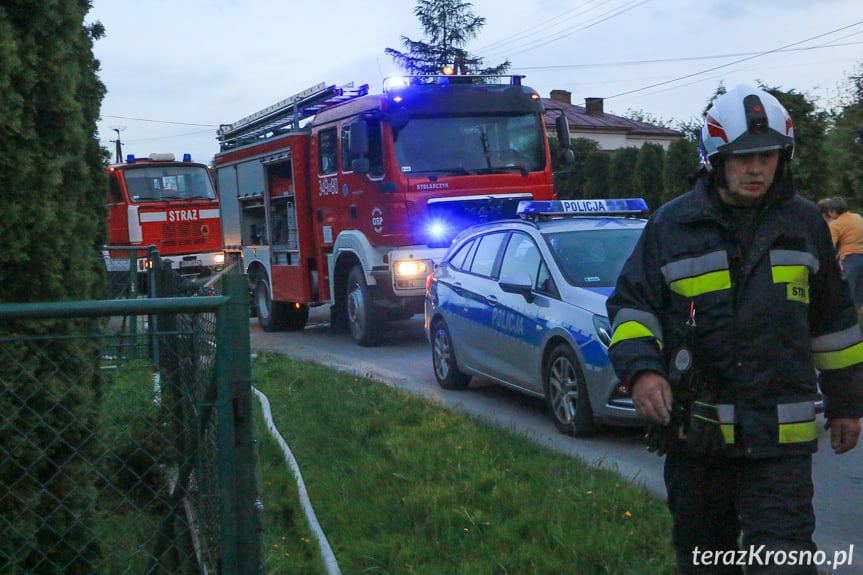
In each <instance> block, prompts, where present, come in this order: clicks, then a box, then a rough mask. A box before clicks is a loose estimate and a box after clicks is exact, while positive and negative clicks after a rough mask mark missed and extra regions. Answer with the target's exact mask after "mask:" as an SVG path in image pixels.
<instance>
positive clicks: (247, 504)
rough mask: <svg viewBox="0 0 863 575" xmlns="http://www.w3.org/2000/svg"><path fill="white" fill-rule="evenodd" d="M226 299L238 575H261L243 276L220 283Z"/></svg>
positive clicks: (246, 285) (249, 355)
mask: <svg viewBox="0 0 863 575" xmlns="http://www.w3.org/2000/svg"><path fill="white" fill-rule="evenodd" d="M222 285H223V287H224V290H225V295H227V296H228V297H229V298H230V303H229V304H228V308H229V310H230V311H229V316H230V319H229V324H230V331H231V334H232V335H231V341H232V345H231V347H230V356H231V367H232V370H231V371H232V377H231V378H232V380H233V382H234V386H233V387H234V440H235V453H236V465H237V475H236V495H235V499H236V501H237V507H236V511H237V518H236V519H237V537H238V540H237V553H238V555H239V557H238V562H239V565H238V566H239V571H238V573H241V574H242V575H257V574H259V573H260V572H261V565H262V564H261V530H260V525H259V523H258V515H257V512H256V500H257V495H258V485H257V473H256V470H257V457H258V450H257V442H256V438H255V425H254V421H253V417H252V416H253V413H254V412H253V410H252V366H251V344H250V341H249V298H248V291H247V287H248V278H247V277H246V275H245V274H243V275H236V274H231V275H227V276H226V277H225V278H224V279H223V284H222Z"/></svg>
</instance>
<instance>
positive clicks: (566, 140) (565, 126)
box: [554, 113, 572, 150]
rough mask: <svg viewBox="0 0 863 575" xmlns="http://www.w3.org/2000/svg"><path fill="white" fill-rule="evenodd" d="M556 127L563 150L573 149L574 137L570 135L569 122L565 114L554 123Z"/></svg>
mask: <svg viewBox="0 0 863 575" xmlns="http://www.w3.org/2000/svg"><path fill="white" fill-rule="evenodd" d="M554 126H555V128H556V130H557V141H558V143H559V144H560V147H561V148H563V149H567V150H568V149H571V148H572V137H571V136H570V134H569V122H568V121H567V120H566V116H565V115H563V113H561V114H560V116H558V117H557V119H556V120H555V121H554Z"/></svg>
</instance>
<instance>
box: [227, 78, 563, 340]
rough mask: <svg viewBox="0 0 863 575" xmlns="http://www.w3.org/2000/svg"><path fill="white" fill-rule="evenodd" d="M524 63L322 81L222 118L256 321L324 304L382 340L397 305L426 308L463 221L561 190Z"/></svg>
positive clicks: (277, 321)
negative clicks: (517, 68) (509, 68)
mask: <svg viewBox="0 0 863 575" xmlns="http://www.w3.org/2000/svg"><path fill="white" fill-rule="evenodd" d="M521 78H522V77H521V76H505V77H494V78H490V77H478V76H476V77H472V76H440V77H437V76H424V77H411V78H389V79H387V80H386V81H385V82H384V89H383V93H381V94H369V92H368V85H364V86H361V87H359V88H354V87H353V85H348V86H341V87H337V86H334V85H326V84H323V83H321V84H319V85H317V86H313V87H311V88H309V89H307V90H304V91H303V92H300V93H298V94H296V95H294V96H291V97H290V98H287V99H285V100H282V101H281V102H278V103H276V104H274V105H272V106H270V107H268V108H265V109H263V110H261V111H260V112H257V113H255V114H252V115H250V116H248V117H246V118H243V119H241V120H239V121H237V122H234V123H233V124H227V125H222V126H221V127H220V128H219V131H218V139H219V142H220V152H219V153H218V154H217V155H216V157H215V169H216V172H217V178H218V186H219V193H220V196H221V210H222V232H223V234H224V244H225V253H226V257H228V259H229V260H232V259H237V260H239V261H240V262H241V267H240V269H244V270H245V271H246V272H247V273H248V276H249V278H250V283H251V285H250V291H251V293H252V301H253V304H254V307H255V308H257V315H258V319H259V322H260V325H261V327H262V328H263V329H264V330H266V331H271V330H279V329H302V328H303V327H304V326H305V324H306V321H307V319H308V313H309V307H310V306H318V305H324V304H329V305H330V306H331V307H330V320H331V325H332V327H333V329H334V330H336V331H346V330H347V329H348V328H349V329H350V332H351V334H352V335H353V337H354V339H355V340H356V341H357V343H359V344H360V345H363V346H372V345H376V344H377V343H379V341H380V338H381V335H382V334H383V332H384V329H385V325H386V322H387V321H388V320H398V319H406V318H409V317H411V316H412V315H414V314H417V313H422V310H423V298H424V294H425V287H426V278H427V277H428V275H429V274H430V273H431V272H432V271H433V268H434V265H435V264H436V263H437V262H439V261H440V258H441V257H442V256H443V254H444V253H445V251H446V247H447V246H448V245H449V242H450V241H451V239H452V237H453V236H454V235H455V234H456V233H457V232H458V231H460V230H462V229H464V228H465V227H466V226H468V225H470V224H472V223H476V222H479V221H482V220H483V219H490V218H499V217H502V216H505V215H507V214H515V208H516V207H517V204H518V201H520V200H525V199H551V198H552V197H553V188H552V172H551V160H550V157H549V149H548V143H547V139H546V133H545V127H544V125H543V121H542V103H541V100H540V97H539V95H538V94H537V93H536V91H534V90H533V89H531V88H528V87H526V86H523V85H522V84H521ZM562 129H564V128H562V127H561V126H559V127H558V131H559V132H560V131H561V130H562ZM565 129H566V130H568V128H565ZM568 136H569V134H568V131H567V132H566V133H565V134H563V133H561V137H562V138H565V139H562V140H561V141H562V142H568Z"/></svg>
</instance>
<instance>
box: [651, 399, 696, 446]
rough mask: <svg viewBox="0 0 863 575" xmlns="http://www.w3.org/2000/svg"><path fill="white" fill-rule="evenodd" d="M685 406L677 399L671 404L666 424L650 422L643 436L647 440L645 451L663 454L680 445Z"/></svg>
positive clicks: (683, 430) (682, 435)
mask: <svg viewBox="0 0 863 575" xmlns="http://www.w3.org/2000/svg"><path fill="white" fill-rule="evenodd" d="M685 424H686V406H685V405H684V404H683V403H681V402H680V401H678V400H676V399H675V400H674V402H673V403H672V404H671V421H669V422H668V425H659V424H658V423H651V424H650V426H648V428H647V434H646V435H645V436H644V438H645V440H646V442H647V451H649V452H650V453H656V454H657V455H660V456H662V455H665V454H666V453H668V452H669V451H672V450H673V449H674V448H675V447H678V446H679V445H680V440H681V439H683V437H684V434H685V429H684V426H685Z"/></svg>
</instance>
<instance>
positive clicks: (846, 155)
mask: <svg viewBox="0 0 863 575" xmlns="http://www.w3.org/2000/svg"><path fill="white" fill-rule="evenodd" d="M843 92H844V93H843V95H842V97H841V100H840V107H839V108H838V109H836V110H831V111H830V113H829V129H828V131H827V136H826V140H825V143H824V158H825V159H826V162H827V170H828V173H829V174H830V179H829V180H828V181H827V183H828V185H829V189H828V190H827V191H826V192H825V193H824V194H823V195H824V196H828V195H829V196H841V197H843V198H845V199H846V201H847V202H848V204H849V206H851V208H852V209H854V210H857V211H860V210H863V61H861V62H860V63H858V65H857V69H856V70H855V72H854V73H852V74H851V75H850V76H849V77H848V79H847V81H846V84H845V86H844V87H843Z"/></svg>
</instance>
